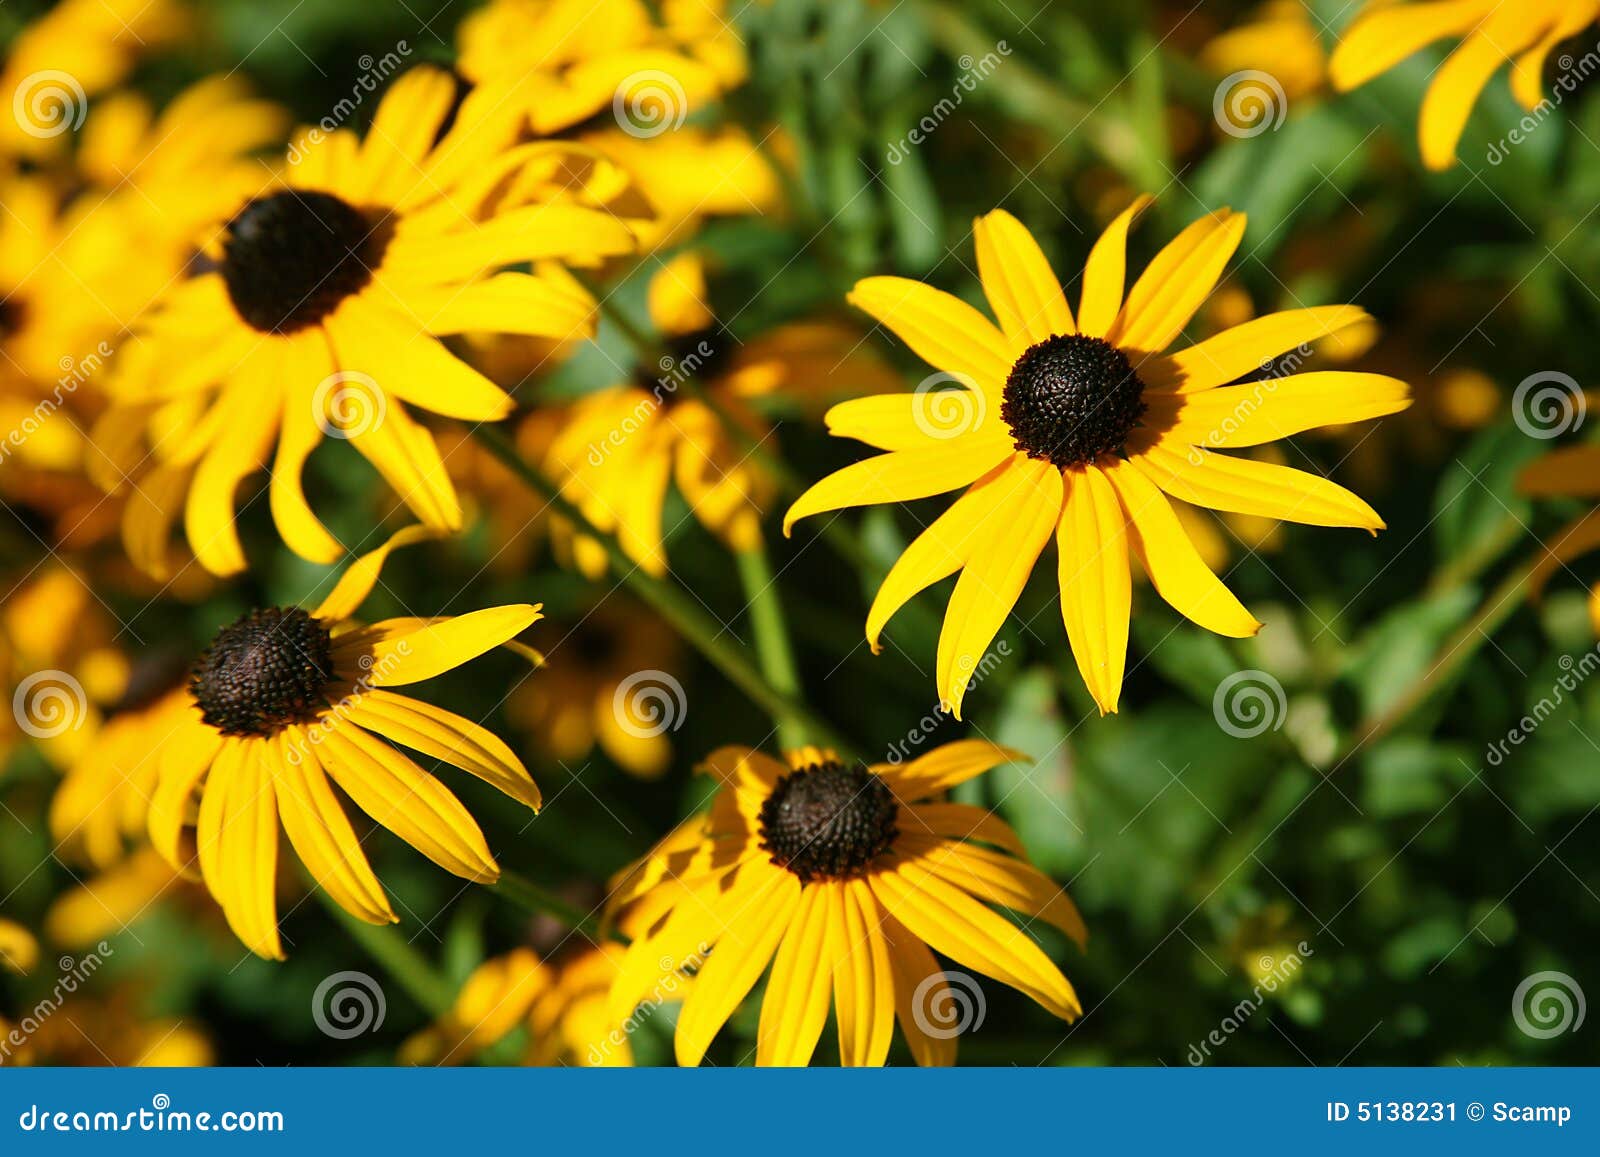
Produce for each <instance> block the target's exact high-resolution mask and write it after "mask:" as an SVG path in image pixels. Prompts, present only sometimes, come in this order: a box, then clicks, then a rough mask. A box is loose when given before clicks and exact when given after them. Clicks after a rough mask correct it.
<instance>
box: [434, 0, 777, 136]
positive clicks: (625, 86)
mask: <svg viewBox="0 0 1600 1157" xmlns="http://www.w3.org/2000/svg"><path fill="white" fill-rule="evenodd" d="M727 7H728V6H727V4H726V3H725V0H665V2H664V3H661V4H646V3H643V2H642V0H610V2H608V3H605V4H595V3H593V2H592V0H492V2H491V3H490V4H488V5H486V6H485V7H483V8H481V9H479V10H478V11H476V12H474V13H472V14H471V15H469V16H467V17H466V18H465V19H464V20H462V22H461V27H460V30H459V32H458V35H457V39H458V44H459V48H460V59H459V61H458V64H457V67H459V68H460V70H461V74H462V75H463V76H465V77H467V78H468V79H469V80H471V81H472V82H473V83H474V84H478V85H482V86H484V87H486V88H491V89H494V90H496V92H497V94H498V95H497V97H496V99H499V100H504V101H506V102H507V103H508V104H511V105H513V106H515V107H516V108H517V109H519V110H521V111H522V113H523V114H524V115H525V117H526V119H527V123H528V126H529V128H531V129H532V131H533V132H534V133H535V134H537V135H540V136H545V135H548V134H550V133H554V132H559V131H560V130H563V129H567V128H571V127H572V126H573V125H576V124H579V123H580V122H582V121H586V120H588V119H589V118H590V117H593V116H595V114H597V113H600V112H606V113H607V114H608V115H609V114H610V113H611V111H612V110H613V109H615V110H616V116H617V117H618V119H619V121H623V122H625V123H626V125H628V126H630V127H632V128H633V129H634V130H635V131H636V132H640V133H642V134H646V135H649V136H655V135H658V134H659V133H662V132H666V131H669V130H671V129H673V128H675V127H676V126H677V125H679V124H681V123H682V121H683V118H684V117H685V116H687V115H688V114H689V112H691V111H692V110H694V109H696V108H698V107H700V106H701V105H703V104H705V103H706V102H708V101H710V100H713V99H715V98H716V97H717V96H719V95H720V94H721V93H723V92H724V91H726V90H727V89H730V88H733V87H735V86H737V85H738V84H740V83H742V82H743V81H744V78H745V74H746V70H747V65H746V61H745V54H744V42H743V41H742V40H741V39H740V38H739V35H738V33H737V31H735V29H734V27H733V25H732V23H731V22H730V19H729V14H728V11H727ZM652 10H654V11H652Z"/></svg>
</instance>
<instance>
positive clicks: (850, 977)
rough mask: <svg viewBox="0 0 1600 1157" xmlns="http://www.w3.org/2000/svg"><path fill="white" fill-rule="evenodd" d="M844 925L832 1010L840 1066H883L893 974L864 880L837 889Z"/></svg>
mask: <svg viewBox="0 0 1600 1157" xmlns="http://www.w3.org/2000/svg"><path fill="white" fill-rule="evenodd" d="M839 897H840V909H841V913H842V916H843V923H842V924H840V925H839V926H838V927H837V928H836V931H835V934H836V935H837V936H838V937H839V940H840V942H839V944H838V945H837V951H836V952H835V954H834V966H833V992H834V1005H835V1008H836V1010H837V1013H838V1019H839V1063H840V1064H841V1065H844V1066H845V1067H847V1068H851V1067H865V1066H873V1065H881V1064H883V1062H884V1059H885V1058H886V1057H888V1055H889V1045H890V1043H891V1042H892V1040H893V1037H894V969H893V967H892V966H891V965H890V962H889V945H888V943H887V941H885V939H884V935H883V929H882V927H881V924H882V919H881V916H880V912H879V908H878V902H877V901H876V900H875V899H873V896H872V889H871V888H870V887H869V886H868V885H867V883H866V881H864V880H846V881H844V882H843V883H842V884H841V885H840V886H839Z"/></svg>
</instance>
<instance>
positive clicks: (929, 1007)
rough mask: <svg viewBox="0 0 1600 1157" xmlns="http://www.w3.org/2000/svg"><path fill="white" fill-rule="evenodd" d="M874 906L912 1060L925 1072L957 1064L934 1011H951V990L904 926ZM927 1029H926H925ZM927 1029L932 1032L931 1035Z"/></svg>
mask: <svg viewBox="0 0 1600 1157" xmlns="http://www.w3.org/2000/svg"><path fill="white" fill-rule="evenodd" d="M873 903H874V905H876V906H877V907H878V910H879V914H880V916H881V918H882V921H883V923H882V927H883V940H884V945H885V947H887V948H888V950H889V966H890V968H891V970H892V971H893V972H894V1011H895V1017H896V1019H897V1020H899V1022H900V1031H901V1032H903V1033H905V1037H906V1044H907V1045H908V1046H909V1047H910V1049H911V1056H912V1059H913V1060H915V1061H916V1062H917V1064H919V1065H921V1066H923V1067H924V1068H929V1067H934V1066H944V1065H953V1064H955V1063H956V1037H957V1036H959V1035H960V1034H959V1033H953V1032H950V1031H948V1026H946V1025H944V1024H943V1023H942V1022H941V1021H940V1019H939V1018H938V1017H936V1016H932V1015H930V1014H931V1013H932V1012H933V1010H936V1009H943V1008H950V1007H952V1003H951V1002H952V995H951V993H950V986H949V985H948V984H946V983H945V980H944V971H943V970H942V969H941V968H940V967H939V964H938V962H937V961H935V960H934V958H933V953H931V952H929V951H928V947H927V945H925V944H924V943H923V942H922V941H921V940H919V939H918V938H917V937H916V936H914V935H912V934H911V933H910V932H909V931H907V929H906V927H905V925H903V924H901V923H900V921H898V920H896V919H895V918H894V917H893V916H892V915H890V914H889V913H888V912H886V911H884V910H883V906H882V905H881V904H878V902H877V897H876V896H874V897H873ZM924 1026H927V1027H924ZM929 1029H933V1030H935V1031H933V1032H930V1031H928V1030H929Z"/></svg>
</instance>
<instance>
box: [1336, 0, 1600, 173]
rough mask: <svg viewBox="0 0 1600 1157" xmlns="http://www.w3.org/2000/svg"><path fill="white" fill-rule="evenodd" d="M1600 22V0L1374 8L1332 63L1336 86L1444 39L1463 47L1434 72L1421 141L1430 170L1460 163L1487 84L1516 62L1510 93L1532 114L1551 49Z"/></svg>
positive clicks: (1403, 0) (1490, 0)
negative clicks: (1461, 145)
mask: <svg viewBox="0 0 1600 1157" xmlns="http://www.w3.org/2000/svg"><path fill="white" fill-rule="evenodd" d="M1597 17H1600V0H1454V2H1452V3H1436V2H1435V3H1416V2H1415V0H1400V2H1399V3H1395V4H1376V3H1374V4H1369V5H1368V7H1367V9H1366V10H1365V11H1363V12H1362V13H1361V15H1360V16H1358V17H1357V18H1356V19H1355V21H1354V22H1353V23H1352V24H1351V25H1350V27H1349V28H1347V29H1346V30H1345V32H1344V35H1343V37H1342V38H1341V39H1340V41H1339V46H1338V47H1337V48H1336V49H1335V50H1334V53H1333V59H1332V60H1331V61H1329V66H1328V67H1329V75H1330V76H1331V77H1332V80H1333V84H1334V87H1335V88H1337V89H1339V90H1340V91H1342V92H1343V91H1348V90H1350V89H1352V88H1356V87H1358V86H1360V85H1363V84H1365V83H1366V82H1367V81H1369V80H1371V79H1372V78H1373V77H1375V76H1377V75H1378V74H1379V73H1382V72H1387V71H1388V70H1389V69H1391V68H1393V67H1394V66H1395V65H1397V64H1399V63H1400V62H1401V61H1402V60H1404V59H1406V58H1407V57H1408V56H1411V55H1413V54H1414V53H1417V52H1420V51H1421V50H1422V49H1424V48H1426V47H1427V46H1428V45H1430V44H1433V43H1434V42H1436V41H1439V40H1458V41H1460V43H1459V44H1458V45H1457V46H1456V48H1455V49H1454V50H1453V51H1452V52H1451V53H1450V56H1449V58H1448V59H1447V60H1446V61H1445V62H1444V64H1443V65H1441V66H1440V67H1439V69H1438V71H1437V72H1435V73H1434V75H1433V79H1432V80H1431V81H1430V82H1429V84H1428V92H1427V95H1426V96H1425V97H1423V100H1422V120H1421V124H1420V125H1419V129H1418V132H1419V138H1420V142H1421V147H1422V159H1423V162H1424V163H1425V164H1426V165H1427V166H1428V167H1429V168H1430V169H1448V168H1449V167H1450V166H1451V165H1453V164H1454V163H1455V159H1456V144H1457V143H1458V142H1459V141H1460V140H1461V133H1462V131H1463V130H1464V129H1465V128H1466V124H1467V118H1468V117H1469V116H1471V115H1472V107H1473V105H1475V104H1476V103H1477V101H1478V96H1479V94H1481V93H1482V92H1483V89H1484V86H1485V85H1487V84H1488V83H1489V80H1490V78H1491V77H1493V76H1494V74H1495V73H1496V72H1498V71H1500V69H1501V68H1502V67H1503V66H1505V65H1507V64H1510V65H1511V66H1512V68H1511V91H1512V93H1513V95H1515V96H1516V98H1517V100H1518V102H1519V103H1520V104H1521V105H1522V106H1523V107H1524V108H1526V109H1528V110H1529V111H1532V110H1533V109H1535V108H1537V107H1538V105H1539V102H1540V100H1542V99H1543V82H1544V62H1545V59H1546V58H1547V57H1548V56H1549V55H1550V52H1551V50H1552V49H1554V48H1555V46H1556V45H1558V44H1560V43H1561V42H1562V41H1563V40H1565V39H1567V38H1568V37H1569V36H1574V35H1576V34H1577V33H1578V32H1580V31H1582V30H1583V29H1584V28H1585V27H1587V26H1588V25H1589V24H1591V23H1593V22H1594V20H1595V19H1596V18H1597Z"/></svg>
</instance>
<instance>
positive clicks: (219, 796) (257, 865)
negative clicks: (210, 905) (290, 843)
mask: <svg viewBox="0 0 1600 1157" xmlns="http://www.w3.org/2000/svg"><path fill="white" fill-rule="evenodd" d="M267 749H268V741H265V740H255V739H252V740H244V741H242V742H239V743H235V744H231V745H228V746H225V747H224V748H223V749H222V751H221V753H220V754H219V755H218V756H217V759H216V761H215V762H214V763H213V764H212V766H211V772H210V775H209V776H208V777H207V779H206V786H205V791H204V793H203V795H202V796H201V800H200V821H199V827H198V830H197V837H198V840H199V849H200V870H201V872H202V873H203V874H204V876H205V882H206V888H207V889H208V890H209V891H210V892H211V894H212V896H214V897H216V900H217V902H218V903H219V904H221V905H222V911H223V914H224V915H226V916H227V918H228V926H229V927H230V928H232V929H233V932H234V935H236V936H238V937H239V939H240V940H241V941H243V943H244V945H245V947H246V948H248V949H250V951H252V952H254V953H255V954H256V955H258V956H264V957H266V958H268V959H269V960H282V959H283V948H282V946H281V945H280V944H279V941H278V904H277V897H276V888H277V871H278V809H277V799H276V795H275V793H274V791H273V784H272V775H271V773H270V772H269V771H268V769H267V768H266V767H265V766H264V765H263V758H264V756H265V753H266V751H267ZM273 756H274V758H275V756H276V751H275V750H274V751H273Z"/></svg>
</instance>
